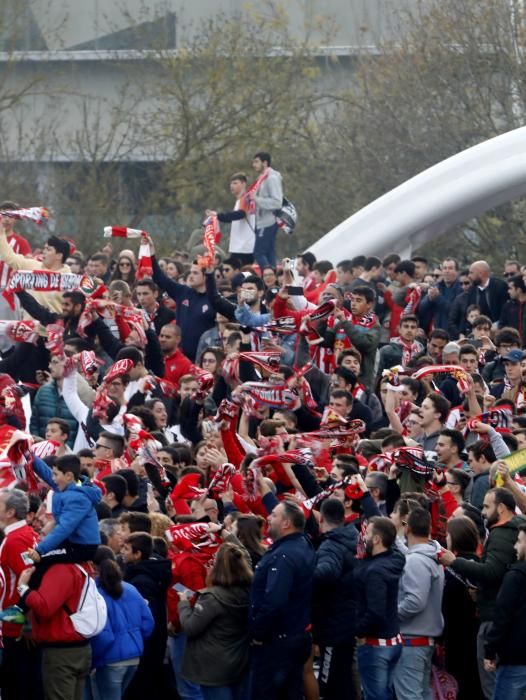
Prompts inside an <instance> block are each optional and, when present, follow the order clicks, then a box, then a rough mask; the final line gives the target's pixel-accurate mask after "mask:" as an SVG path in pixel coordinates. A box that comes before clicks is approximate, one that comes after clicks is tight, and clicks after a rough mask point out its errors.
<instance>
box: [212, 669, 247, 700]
mask: <svg viewBox="0 0 526 700" xmlns="http://www.w3.org/2000/svg"><path fill="white" fill-rule="evenodd" d="M201 690H202V692H203V698H204V700H249V698H250V674H249V673H245V675H244V676H243V677H242V678H240V679H239V680H238V681H237V683H233V684H232V685H221V686H215V687H212V686H210V685H202V686H201Z"/></svg>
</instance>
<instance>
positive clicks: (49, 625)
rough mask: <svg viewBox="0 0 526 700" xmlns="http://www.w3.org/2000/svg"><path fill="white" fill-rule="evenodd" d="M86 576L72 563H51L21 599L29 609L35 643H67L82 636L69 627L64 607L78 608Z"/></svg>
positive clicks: (80, 638) (73, 641) (68, 619)
mask: <svg viewBox="0 0 526 700" xmlns="http://www.w3.org/2000/svg"><path fill="white" fill-rule="evenodd" d="M85 580H86V577H85V576H84V574H83V573H82V572H81V571H80V570H79V569H78V567H77V566H76V565H75V564H54V565H53V566H52V567H50V568H49V569H48V571H46V573H45V574H44V577H43V578H42V583H41V584H40V587H39V588H38V590H36V591H31V592H30V593H29V594H28V595H27V596H26V598H25V603H26V605H27V606H28V608H29V609H30V611H31V613H32V621H33V639H34V640H35V642H37V643H38V644H71V643H76V642H81V641H83V640H84V637H83V636H82V635H80V634H79V633H78V632H77V631H76V630H75V628H74V627H73V625H72V623H71V620H70V617H69V615H68V613H67V612H66V610H65V608H64V606H66V607H67V608H68V610H70V611H72V612H75V611H76V610H78V606H79V602H80V596H81V593H82V589H83V587H84V582H85Z"/></svg>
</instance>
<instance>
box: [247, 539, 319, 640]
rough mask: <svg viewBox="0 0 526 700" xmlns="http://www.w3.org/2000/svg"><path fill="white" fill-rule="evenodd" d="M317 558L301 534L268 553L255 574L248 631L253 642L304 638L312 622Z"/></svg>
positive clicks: (280, 540) (284, 541) (281, 541)
mask: <svg viewBox="0 0 526 700" xmlns="http://www.w3.org/2000/svg"><path fill="white" fill-rule="evenodd" d="M315 558H316V556H315V554H314V550H313V549H312V547H311V545H310V543H309V541H308V540H307V538H306V537H305V536H304V535H303V534H302V533H300V532H297V533H293V534H291V535H286V536H285V537H282V538H281V539H279V540H277V541H276V542H274V544H273V545H272V546H271V547H269V549H268V550H267V551H266V552H265V554H264V556H263V557H262V558H261V561H260V562H259V564H258V565H257V566H256V570H255V571H254V579H253V581H252V591H251V599H250V613H249V629H250V632H251V635H252V638H253V639H256V640H258V641H262V642H271V641H272V640H275V639H277V638H278V636H279V635H287V637H295V636H299V635H301V634H303V633H304V632H305V631H306V630H307V629H308V627H309V625H310V622H311V606H312V585H313V573H314V563H315Z"/></svg>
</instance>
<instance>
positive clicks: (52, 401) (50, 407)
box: [29, 380, 79, 447]
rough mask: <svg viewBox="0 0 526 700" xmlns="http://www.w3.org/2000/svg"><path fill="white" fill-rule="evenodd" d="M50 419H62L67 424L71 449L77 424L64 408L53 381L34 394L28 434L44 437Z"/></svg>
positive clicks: (62, 400)
mask: <svg viewBox="0 0 526 700" xmlns="http://www.w3.org/2000/svg"><path fill="white" fill-rule="evenodd" d="M51 418H63V419H64V420H65V421H66V422H67V423H68V425H69V439H68V446H69V447H73V444H74V442H75V437H76V436H77V430H78V427H79V424H78V423H77V421H76V420H75V418H73V416H72V414H71V412H70V410H69V408H68V407H67V406H66V402H65V401H64V397H63V396H62V395H61V394H59V392H58V388H57V383H56V381H54V380H53V381H51V382H48V383H47V384H43V385H42V386H41V387H40V389H39V390H38V391H37V393H36V394H35V398H34V399H33V402H32V404H31V420H30V422H29V431H30V433H31V434H32V435H40V437H44V436H45V434H46V426H47V424H48V421H49V420H50V419H51Z"/></svg>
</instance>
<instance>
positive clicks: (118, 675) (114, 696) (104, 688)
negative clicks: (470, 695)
mask: <svg viewBox="0 0 526 700" xmlns="http://www.w3.org/2000/svg"><path fill="white" fill-rule="evenodd" d="M138 665H139V660H138V659H137V663H135V664H133V665H129V664H118V663H117V664H111V665H109V666H103V667H102V668H98V669H97V671H96V673H95V674H94V675H93V676H90V679H89V687H90V690H91V697H92V698H93V700H121V698H122V696H123V695H124V691H125V690H126V688H127V687H128V685H129V684H130V681H131V679H132V678H133V676H134V675H135V671H136V670H137V666H138ZM86 685H88V684H86ZM86 695H87V696H88V697H89V695H88V694H87V693H86Z"/></svg>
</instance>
